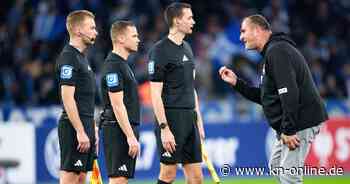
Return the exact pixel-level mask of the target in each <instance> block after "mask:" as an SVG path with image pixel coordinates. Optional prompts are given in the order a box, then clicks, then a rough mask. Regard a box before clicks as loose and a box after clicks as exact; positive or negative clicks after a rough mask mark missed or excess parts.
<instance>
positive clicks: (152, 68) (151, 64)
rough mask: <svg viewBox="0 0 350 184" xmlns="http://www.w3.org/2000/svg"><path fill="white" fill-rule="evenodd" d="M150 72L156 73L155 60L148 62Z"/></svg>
mask: <svg viewBox="0 0 350 184" xmlns="http://www.w3.org/2000/svg"><path fill="white" fill-rule="evenodd" d="M148 73H149V74H150V75H152V74H154V61H150V62H149V63H148Z"/></svg>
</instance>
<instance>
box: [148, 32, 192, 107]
mask: <svg viewBox="0 0 350 184" xmlns="http://www.w3.org/2000/svg"><path fill="white" fill-rule="evenodd" d="M194 69H195V67H194V56H193V53H192V49H191V47H190V46H189V44H188V43H187V42H185V41H183V42H182V44H181V45H176V44H175V43H174V42H173V41H171V40H169V38H164V39H162V40H160V41H159V42H157V43H156V44H155V45H154V46H153V47H152V49H151V50H150V53H149V63H148V73H149V79H150V81H153V82H163V90H162V100H163V103H164V107H165V108H185V109H194V108H195V99H194Z"/></svg>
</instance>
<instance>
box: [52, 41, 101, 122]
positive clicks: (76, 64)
mask: <svg viewBox="0 0 350 184" xmlns="http://www.w3.org/2000/svg"><path fill="white" fill-rule="evenodd" d="M56 76H57V79H58V83H59V94H60V97H61V86H62V85H69V86H75V93H74V99H75V101H76V104H77V108H78V113H79V115H84V116H89V117H93V116H94V109H95V90H96V83H95V74H94V72H93V71H92V70H91V68H90V66H89V62H88V60H87V59H86V57H85V56H84V55H83V54H82V53H80V52H79V50H78V49H76V48H74V47H73V46H71V45H66V46H65V47H64V48H63V50H62V52H61V53H60V55H59V57H58V59H57V60H56ZM62 115H63V116H66V115H67V114H66V111H65V109H64V108H63V113H62Z"/></svg>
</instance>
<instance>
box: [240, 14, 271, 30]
mask: <svg viewBox="0 0 350 184" xmlns="http://www.w3.org/2000/svg"><path fill="white" fill-rule="evenodd" d="M245 19H248V20H249V21H250V22H251V23H253V24H255V25H257V26H259V27H261V28H262V29H264V30H268V31H271V26H270V23H269V22H268V21H267V20H266V18H265V17H264V16H262V15H260V14H255V15H250V16H248V17H246V18H245Z"/></svg>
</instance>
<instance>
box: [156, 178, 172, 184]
mask: <svg viewBox="0 0 350 184" xmlns="http://www.w3.org/2000/svg"><path fill="white" fill-rule="evenodd" d="M157 184H171V183H168V182H165V181H162V180H160V179H158V182H157Z"/></svg>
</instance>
